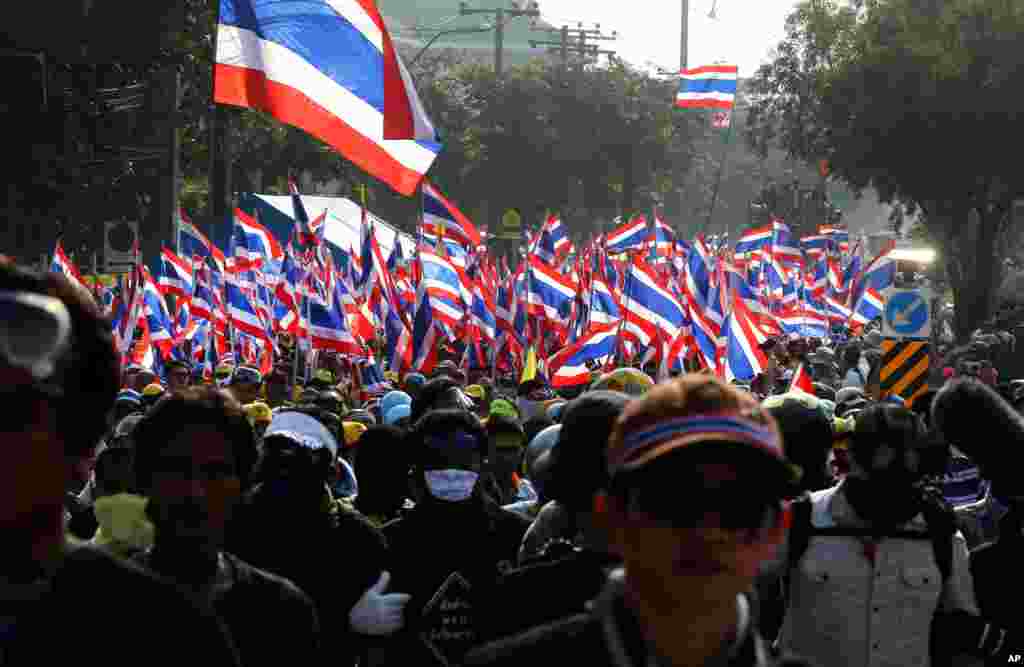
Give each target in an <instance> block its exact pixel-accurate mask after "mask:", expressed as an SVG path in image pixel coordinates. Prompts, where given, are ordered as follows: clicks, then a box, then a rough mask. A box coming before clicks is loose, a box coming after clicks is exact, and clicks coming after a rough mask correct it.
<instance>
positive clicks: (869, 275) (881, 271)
mask: <svg viewBox="0 0 1024 667" xmlns="http://www.w3.org/2000/svg"><path fill="white" fill-rule="evenodd" d="M894 247H895V242H892V243H890V244H889V245H888V246H887V247H885V248H883V249H882V251H881V252H880V253H879V254H878V256H877V257H875V258H874V259H873V260H871V263H870V264H868V266H867V268H866V269H864V273H863V274H862V275H861V276H860V277H859V279H858V280H857V281H856V283H855V284H854V287H853V292H852V293H851V295H850V296H851V301H852V303H854V304H856V303H857V302H858V301H859V300H860V298H861V296H862V295H863V294H864V292H865V291H866V290H868V289H872V290H874V291H876V292H878V293H879V294H881V293H882V292H884V291H885V290H887V289H889V288H890V287H892V286H893V283H895V281H896V261H895V260H894V259H892V258H891V257H890V256H889V253H891V252H892V250H893V248H894ZM855 310H856V307H855Z"/></svg>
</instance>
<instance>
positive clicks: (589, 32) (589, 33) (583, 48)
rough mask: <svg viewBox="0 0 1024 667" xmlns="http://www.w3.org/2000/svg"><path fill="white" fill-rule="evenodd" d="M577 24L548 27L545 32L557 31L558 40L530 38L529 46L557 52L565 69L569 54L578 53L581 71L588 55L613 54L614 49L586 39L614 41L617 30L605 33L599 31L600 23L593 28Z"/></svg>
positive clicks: (616, 37)
mask: <svg viewBox="0 0 1024 667" xmlns="http://www.w3.org/2000/svg"><path fill="white" fill-rule="evenodd" d="M577 25H578V27H577V28H569V26H565V25H563V26H562V27H561V28H560V29H552V28H548V29H547V30H545V32H553V33H558V35H559V40H558V41H557V42H546V41H541V40H533V39H531V40H530V47H531V48H534V49H536V48H537V47H539V46H547V47H549V48H548V53H557V54H558V55H559V57H560V58H561V61H562V67H563V68H565V69H566V70H568V69H569V54H570V53H572V54H574V55H578V56H579V57H580V62H579V70H580V71H581V72H582V71H583V67H584V66H585V65H586V60H587V58H588V57H594V58H596V57H597V56H599V55H607V56H613V55H615V51H611V50H606V49H599V48H598V45H597V44H587V40H588V39H590V40H592V41H595V42H601V41H609V42H610V41H614V40H616V39H618V36H619V33H618V32H617V31H614V30H613V31H612V34H611V35H605V34H603V33H602V32H601V25H600V24H596V25H595V27H594V28H593V29H585V28H584V27H583V24H582V23H579V24H577ZM570 33H572V34H570ZM573 42H574V43H573Z"/></svg>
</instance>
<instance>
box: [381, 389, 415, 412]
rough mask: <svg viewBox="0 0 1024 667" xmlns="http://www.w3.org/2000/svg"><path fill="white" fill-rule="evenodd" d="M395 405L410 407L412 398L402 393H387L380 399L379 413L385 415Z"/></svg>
mask: <svg viewBox="0 0 1024 667" xmlns="http://www.w3.org/2000/svg"><path fill="white" fill-rule="evenodd" d="M396 405H412V396H410V395H409V394H407V393H405V392H404V391H389V392H388V393H386V394H384V396H383V397H382V398H381V399H380V413H381V414H382V415H386V414H387V413H388V410H390V409H391V408H393V407H395V406H396Z"/></svg>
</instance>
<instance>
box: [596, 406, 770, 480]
mask: <svg viewBox="0 0 1024 667" xmlns="http://www.w3.org/2000/svg"><path fill="white" fill-rule="evenodd" d="M709 440H716V441H725V442H736V443H743V444H747V445H751V446H753V447H755V448H757V449H759V450H761V451H763V452H764V453H766V454H769V455H771V456H773V457H775V458H777V459H779V460H780V461H785V454H784V453H783V450H782V439H781V438H780V436H779V433H778V431H776V430H775V429H773V428H770V427H768V426H765V425H764V424H759V423H757V422H755V421H753V420H752V419H749V418H746V417H741V416H739V415H735V414H732V415H695V416H691V417H676V418H673V419H665V420H662V421H658V422H656V423H654V424H651V425H650V426H648V427H646V428H643V429H638V430H636V431H632V432H630V433H628V434H626V436H625V437H624V438H623V439H622V446H621V447H620V448H619V449H618V451H616V452H610V453H609V457H608V467H609V469H610V470H611V472H613V473H614V472H615V471H616V470H618V469H621V468H623V467H626V466H629V465H631V464H635V463H640V462H644V461H648V460H650V459H653V458H655V457H657V456H660V455H661V454H663V453H666V452H668V451H669V450H672V449H676V448H678V447H682V446H684V445H687V444H692V443H695V442H706V441H709Z"/></svg>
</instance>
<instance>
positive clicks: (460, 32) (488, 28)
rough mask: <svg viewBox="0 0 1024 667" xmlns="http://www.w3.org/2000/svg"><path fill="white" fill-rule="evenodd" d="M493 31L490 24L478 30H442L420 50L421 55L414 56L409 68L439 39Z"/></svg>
mask: <svg viewBox="0 0 1024 667" xmlns="http://www.w3.org/2000/svg"><path fill="white" fill-rule="evenodd" d="M492 30H494V26H492V25H490V24H486V23H485V24H484V25H482V26H480V27H478V28H454V29H452V30H442V31H441V32H439V33H437V34H436V35H434V36H433V37H431V38H430V39H429V40H428V41H427V43H426V44H424V45H423V48H422V49H420V51H419V53H417V54H416V55H415V56H413V59H412V60H410V61H409V67H412V66H413V65H415V64H416V61H417V60H419V59H420V56H422V55H423V54H424V53H426V51H427V49H429V48H430V47H431V46H432V45H433V44H434V42H436V41H437V40H438V39H440V38H441V37H443V36H444V35H469V34H473V33H479V32H490V31H492Z"/></svg>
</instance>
